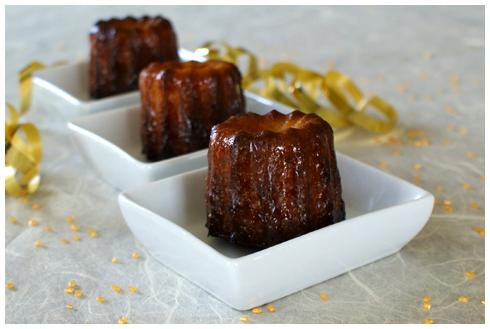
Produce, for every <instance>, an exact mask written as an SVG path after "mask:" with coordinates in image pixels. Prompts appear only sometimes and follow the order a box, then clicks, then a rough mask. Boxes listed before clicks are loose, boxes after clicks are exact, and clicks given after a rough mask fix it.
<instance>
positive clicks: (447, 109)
mask: <svg viewBox="0 0 490 329" xmlns="http://www.w3.org/2000/svg"><path fill="white" fill-rule="evenodd" d="M446 112H447V113H450V114H456V110H455V109H454V107H452V106H447V107H446Z"/></svg>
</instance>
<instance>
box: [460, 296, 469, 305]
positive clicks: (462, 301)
mask: <svg viewBox="0 0 490 329" xmlns="http://www.w3.org/2000/svg"><path fill="white" fill-rule="evenodd" d="M469 301H470V298H469V297H468V296H459V298H458V303H460V304H468V302H469Z"/></svg>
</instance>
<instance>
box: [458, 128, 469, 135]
mask: <svg viewBox="0 0 490 329" xmlns="http://www.w3.org/2000/svg"><path fill="white" fill-rule="evenodd" d="M459 134H460V135H461V136H466V134H468V129H467V128H465V127H461V128H459Z"/></svg>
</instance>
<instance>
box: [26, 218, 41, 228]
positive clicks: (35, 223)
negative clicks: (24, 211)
mask: <svg viewBox="0 0 490 329" xmlns="http://www.w3.org/2000/svg"><path fill="white" fill-rule="evenodd" d="M28 224H29V226H32V227H34V226H38V225H39V221H38V220H37V219H35V218H32V219H30V220H29V222H28Z"/></svg>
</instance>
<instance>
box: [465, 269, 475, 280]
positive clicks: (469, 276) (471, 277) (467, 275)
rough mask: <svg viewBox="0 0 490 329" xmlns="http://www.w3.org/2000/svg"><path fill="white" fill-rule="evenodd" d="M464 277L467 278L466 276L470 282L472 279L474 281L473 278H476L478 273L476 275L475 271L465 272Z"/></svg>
mask: <svg viewBox="0 0 490 329" xmlns="http://www.w3.org/2000/svg"><path fill="white" fill-rule="evenodd" d="M464 275H465V276H466V277H467V278H468V279H470V280H471V279H473V278H474V277H475V275H476V273H475V272H473V271H469V272H465V274H464Z"/></svg>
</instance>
